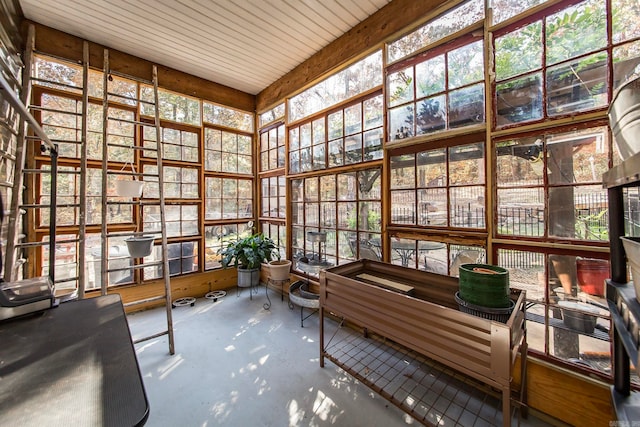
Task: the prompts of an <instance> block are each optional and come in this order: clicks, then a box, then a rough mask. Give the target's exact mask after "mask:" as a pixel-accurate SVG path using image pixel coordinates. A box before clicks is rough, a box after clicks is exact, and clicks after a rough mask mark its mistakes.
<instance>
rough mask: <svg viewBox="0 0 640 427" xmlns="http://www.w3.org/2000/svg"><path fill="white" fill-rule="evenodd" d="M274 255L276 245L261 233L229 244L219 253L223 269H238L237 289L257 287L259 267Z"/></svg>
mask: <svg viewBox="0 0 640 427" xmlns="http://www.w3.org/2000/svg"><path fill="white" fill-rule="evenodd" d="M275 253H276V245H275V243H274V242H273V240H271V239H270V238H269V237H265V236H263V235H262V233H258V234H253V235H251V236H248V237H245V238H242V239H240V240H237V241H235V242H232V243H229V245H228V246H227V247H226V248H223V249H222V250H221V251H220V255H222V260H221V261H220V263H221V264H222V266H223V267H225V268H226V267H229V266H230V265H233V266H234V267H236V268H237V269H238V287H241V288H248V287H253V286H257V285H258V284H259V282H260V266H261V264H262V263H263V262H265V261H266V262H269V261H271V260H272V259H273V257H274V255H275Z"/></svg>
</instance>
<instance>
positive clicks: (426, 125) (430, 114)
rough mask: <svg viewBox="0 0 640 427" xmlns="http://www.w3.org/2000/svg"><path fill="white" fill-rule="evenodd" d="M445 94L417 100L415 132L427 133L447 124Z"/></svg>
mask: <svg viewBox="0 0 640 427" xmlns="http://www.w3.org/2000/svg"><path fill="white" fill-rule="evenodd" d="M446 102H447V101H446V96H445V95H438V96H435V97H433V98H427V99H423V100H422V101H418V103H417V105H418V106H417V110H418V116H417V117H416V127H417V129H416V133H417V134H418V135H424V134H427V133H431V132H435V131H438V130H443V129H445V128H446V126H447V111H446Z"/></svg>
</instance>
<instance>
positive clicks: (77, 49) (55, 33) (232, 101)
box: [23, 20, 256, 112]
mask: <svg viewBox="0 0 640 427" xmlns="http://www.w3.org/2000/svg"><path fill="white" fill-rule="evenodd" d="M29 23H33V24H34V25H35V28H36V50H37V51H38V52H42V53H46V54H50V55H52V56H56V57H59V58H65V59H68V60H70V61H74V62H78V63H80V62H81V61H82V42H83V40H82V39H81V38H79V37H76V36H73V35H71V34H67V33H64V32H62V31H59V30H56V29H54V28H50V27H47V26H45V25H42V24H38V23H35V22H31V21H28V20H25V21H24V22H23V31H25V29H26V28H27V27H28V24H29ZM104 48H105V46H102V45H99V44H97V43H93V42H89V62H90V65H91V67H92V68H98V69H102V64H103V52H104ZM109 64H110V66H111V69H112V70H113V71H116V72H118V73H122V74H126V75H129V76H132V77H137V78H140V79H145V80H151V70H152V64H153V63H152V62H151V61H147V60H145V59H142V58H138V57H136V56H133V55H129V54H127V53H123V52H120V51H117V50H115V49H109ZM157 65H158V82H159V85H160V87H162V88H164V89H167V90H171V91H174V92H179V93H181V94H184V95H190V96H194V97H196V98H202V99H205V100H208V101H212V102H216V103H219V104H222V105H225V106H228V107H232V108H237V109H240V110H244V111H249V112H254V111H255V106H256V103H255V101H256V97H255V96H254V95H251V94H248V93H245V92H242V91H239V90H237V89H233V88H230V87H228V86H224V85H221V84H218V83H214V82H211V81H209V80H205V79H202V78H200V77H196V76H193V75H191V74H187V73H183V72H182V71H178V70H175V69H173V68H169V67H165V66H162V64H157Z"/></svg>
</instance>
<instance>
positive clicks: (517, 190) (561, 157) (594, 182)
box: [496, 127, 612, 242]
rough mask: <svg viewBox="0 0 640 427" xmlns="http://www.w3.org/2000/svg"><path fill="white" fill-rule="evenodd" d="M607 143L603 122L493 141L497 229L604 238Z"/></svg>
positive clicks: (522, 233)
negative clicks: (593, 125) (581, 128)
mask: <svg viewBox="0 0 640 427" xmlns="http://www.w3.org/2000/svg"><path fill="white" fill-rule="evenodd" d="M610 146H611V144H610V141H609V132H608V130H607V128H606V127H593V128H587V129H584V130H581V131H571V132H551V131H549V132H547V133H541V134H540V135H537V136H531V137H523V138H513V139H508V140H506V141H497V142H496V159H497V160H496V162H497V164H496V174H497V197H496V200H497V228H496V233H497V234H498V235H504V236H523V237H529V238H535V237H549V238H554V239H564V240H583V241H585V240H593V241H601V242H604V241H608V239H609V235H608V229H609V224H608V214H607V208H608V198H607V193H606V190H605V189H603V188H602V174H603V172H605V171H607V170H608V169H609V165H610V164H611V163H610V162H612V159H611V157H612V155H611V152H610V148H609V147H610ZM545 183H547V184H546V185H545Z"/></svg>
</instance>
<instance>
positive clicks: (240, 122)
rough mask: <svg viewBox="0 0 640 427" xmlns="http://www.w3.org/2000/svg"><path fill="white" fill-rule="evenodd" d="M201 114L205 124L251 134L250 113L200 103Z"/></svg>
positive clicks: (251, 115)
mask: <svg viewBox="0 0 640 427" xmlns="http://www.w3.org/2000/svg"><path fill="white" fill-rule="evenodd" d="M282 108H284V107H282ZM272 111H273V110H272ZM202 112H203V114H204V121H205V122H207V123H211V124H215V125H221V126H224V127H228V128H233V129H238V130H241V131H245V132H253V114H251V113H247V112H244V111H240V110H234V109H232V108H229V107H224V106H221V105H216V104H211V103H209V102H203V103H202ZM261 117H262V116H261Z"/></svg>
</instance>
